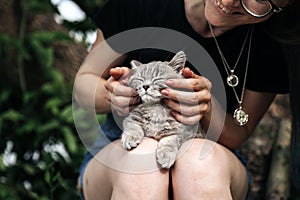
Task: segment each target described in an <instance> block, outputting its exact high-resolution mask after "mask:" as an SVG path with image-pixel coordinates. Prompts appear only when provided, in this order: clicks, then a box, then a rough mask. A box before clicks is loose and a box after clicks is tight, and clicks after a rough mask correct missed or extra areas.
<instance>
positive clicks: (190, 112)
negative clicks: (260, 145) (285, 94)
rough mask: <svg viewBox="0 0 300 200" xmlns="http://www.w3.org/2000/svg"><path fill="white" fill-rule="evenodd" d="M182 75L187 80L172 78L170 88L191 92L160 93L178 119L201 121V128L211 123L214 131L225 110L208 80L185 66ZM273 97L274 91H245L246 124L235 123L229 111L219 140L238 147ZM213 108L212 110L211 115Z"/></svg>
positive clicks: (233, 147)
mask: <svg viewBox="0 0 300 200" xmlns="http://www.w3.org/2000/svg"><path fill="white" fill-rule="evenodd" d="M183 75H184V76H185V77H186V78H187V79H186V80H180V79H176V80H172V81H171V82H170V83H169V85H170V86H171V87H173V88H181V89H184V88H185V89H190V90H193V92H185V91H179V90H175V89H171V88H168V89H166V90H163V91H162V94H164V95H165V96H167V97H168V98H169V100H166V101H165V103H166V104H167V105H168V106H169V107H171V108H172V109H173V110H174V112H173V116H174V117H175V118H176V119H177V120H178V121H180V122H182V123H185V124H190V125H192V124H195V123H197V122H199V121H200V123H201V125H202V127H203V129H204V130H207V129H208V127H209V126H213V131H214V126H215V127H218V126H219V125H220V124H221V125H222V123H223V122H222V120H223V119H224V118H222V117H220V116H224V110H223V108H222V107H221V106H220V105H219V103H218V102H217V101H216V100H215V99H214V98H213V97H212V95H211V94H210V88H211V83H210V82H209V81H208V80H207V79H206V78H205V77H203V76H198V75H196V74H194V73H193V72H192V71H191V70H189V69H188V68H186V69H185V70H184V71H183ZM167 84H168V83H167ZM274 97H275V94H269V93H261V92H253V91H250V90H245V94H244V99H243V108H244V110H245V111H246V112H247V113H248V114H249V121H248V123H247V124H246V125H245V126H239V125H237V124H236V123H235V122H234V119H233V117H232V114H226V116H225V123H224V127H223V129H222V130H221V135H220V138H219V140H218V142H219V143H221V144H223V145H224V146H226V147H228V148H230V149H236V148H238V147H240V145H241V144H242V143H243V142H244V141H245V140H246V139H247V138H248V137H249V136H250V135H251V134H252V132H253V130H254V129H255V127H256V125H257V124H258V122H259V121H260V120H261V118H262V117H263V115H264V113H265V112H266V111H267V109H268V107H269V105H270V104H271V102H272V101H273V99H274ZM212 109H214V110H213V112H214V113H213V115H212ZM211 116H212V117H211ZM216 124H217V125H216ZM215 130H216V131H220V128H215ZM218 134H219V133H216V135H218Z"/></svg>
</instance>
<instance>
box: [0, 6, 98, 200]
mask: <svg viewBox="0 0 300 200" xmlns="http://www.w3.org/2000/svg"><path fill="white" fill-rule="evenodd" d="M97 1H99V0H97ZM97 1H91V2H94V3H98V2H97ZM91 2H90V1H89V6H92V3H91ZM97 5H98V4H93V6H94V7H97ZM19 9H21V10H20V12H22V9H23V14H24V13H32V12H37V13H43V12H49V11H51V10H52V12H56V10H55V7H54V6H52V5H51V4H50V1H48V0H47V1H40V0H28V1H27V0H26V1H22V5H21V6H20V8H19ZM89 15H91V14H89ZM19 16H21V17H24V16H25V15H22V14H20V15H19ZM26 20H27V19H26V18H25V19H20V22H23V21H26ZM87 20H88V19H87ZM27 23H30V21H28V22H27ZM71 26H72V25H70V27H69V28H70V30H74V29H76V30H86V27H85V26H83V25H79V26H78V25H76V28H75V27H71ZM20 29H21V30H20V33H22V34H20V36H19V37H18V36H15V35H14V36H12V35H9V34H8V33H0V57H1V60H2V61H5V59H6V57H7V56H8V55H10V54H11V53H14V54H16V55H14V56H15V58H16V59H18V60H20V61H22V62H18V63H19V65H20V66H21V67H20V69H21V70H26V69H27V68H28V66H30V67H34V68H35V71H36V72H42V73H41V74H40V73H38V74H36V76H39V77H40V78H41V80H42V83H41V84H40V85H39V86H37V87H34V88H35V89H27V88H26V87H23V90H22V91H20V90H18V89H16V88H15V87H14V86H11V84H9V81H6V80H4V79H3V78H2V80H1V81H0V84H1V85H0V138H1V140H0V199H5V200H19V199H20V200H23V199H39V200H48V199H79V192H78V191H77V190H76V185H77V177H78V172H79V167H80V164H81V161H82V159H83V155H84V153H85V151H86V150H85V148H84V146H83V144H82V143H81V141H80V139H79V137H78V135H77V132H76V129H75V126H74V119H73V110H72V83H65V82H64V78H63V76H62V74H60V73H59V72H58V71H57V70H55V69H54V66H53V63H54V59H55V57H54V52H53V51H54V50H53V44H54V43H56V42H61V41H64V42H65V41H68V42H73V41H72V40H71V39H70V38H69V36H68V35H67V34H65V33H61V32H55V31H54V32H47V31H43V30H40V31H35V32H30V33H25V31H26V23H21V24H20ZM2 61H1V63H6V62H2ZM31 63H34V65H31ZM25 65H27V68H26V67H24V66H25ZM1 67H6V68H8V69H9V68H10V67H11V66H1ZM20 73H21V72H20ZM22 73H24V74H26V73H28V72H27V71H23V72H22ZM27 81H28V80H27ZM6 82H7V83H8V84H7V83H6ZM98 117H99V121H102V120H103V116H98ZM10 159H12V161H10Z"/></svg>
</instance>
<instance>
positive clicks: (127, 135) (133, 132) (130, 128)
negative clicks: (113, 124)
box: [121, 114, 144, 150]
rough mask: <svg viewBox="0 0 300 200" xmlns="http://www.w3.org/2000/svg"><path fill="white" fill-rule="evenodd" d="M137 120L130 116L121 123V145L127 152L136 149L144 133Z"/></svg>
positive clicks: (135, 117)
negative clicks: (122, 129)
mask: <svg viewBox="0 0 300 200" xmlns="http://www.w3.org/2000/svg"><path fill="white" fill-rule="evenodd" d="M138 119H139V117H137V116H134V115H133V114H130V115H129V116H128V117H127V118H125V119H124V121H123V128H124V131H123V133H122V137H121V143H122V146H123V147H124V148H125V149H127V150H130V149H132V148H135V147H137V145H138V144H139V143H141V142H142V139H143V137H144V131H143V129H142V127H141V125H142V124H141V123H140V122H139V120H138Z"/></svg>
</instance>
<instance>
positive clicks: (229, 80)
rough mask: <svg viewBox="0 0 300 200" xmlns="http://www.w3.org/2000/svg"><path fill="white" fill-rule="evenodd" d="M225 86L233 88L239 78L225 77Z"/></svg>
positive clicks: (234, 76) (233, 76)
mask: <svg viewBox="0 0 300 200" xmlns="http://www.w3.org/2000/svg"><path fill="white" fill-rule="evenodd" d="M227 84H228V85H229V86H230V87H235V86H237V85H238V84H239V78H238V77H237V76H236V75H234V74H231V75H229V76H228V77H227Z"/></svg>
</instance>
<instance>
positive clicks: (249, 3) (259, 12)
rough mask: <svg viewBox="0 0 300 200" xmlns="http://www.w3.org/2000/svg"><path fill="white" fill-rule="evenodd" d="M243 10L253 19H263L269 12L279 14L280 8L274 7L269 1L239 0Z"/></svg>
mask: <svg viewBox="0 0 300 200" xmlns="http://www.w3.org/2000/svg"><path fill="white" fill-rule="evenodd" d="M240 1H241V5H242V7H243V8H244V10H245V11H246V12H247V13H249V14H250V15H252V16H254V17H258V18H259V17H264V16H266V15H268V14H270V13H271V12H274V13H279V12H281V11H282V8H280V7H278V6H276V5H275V4H274V3H273V2H272V1H271V0H240Z"/></svg>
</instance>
